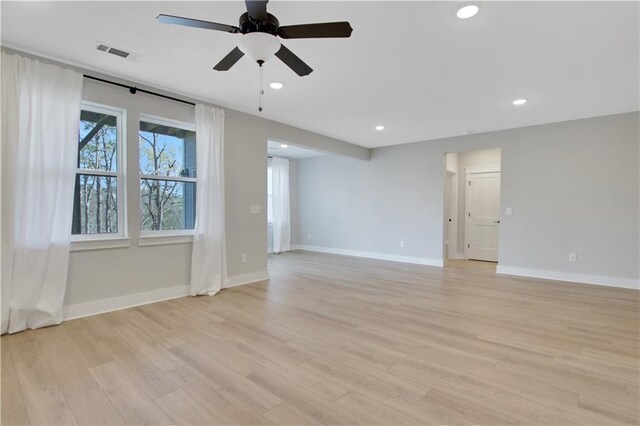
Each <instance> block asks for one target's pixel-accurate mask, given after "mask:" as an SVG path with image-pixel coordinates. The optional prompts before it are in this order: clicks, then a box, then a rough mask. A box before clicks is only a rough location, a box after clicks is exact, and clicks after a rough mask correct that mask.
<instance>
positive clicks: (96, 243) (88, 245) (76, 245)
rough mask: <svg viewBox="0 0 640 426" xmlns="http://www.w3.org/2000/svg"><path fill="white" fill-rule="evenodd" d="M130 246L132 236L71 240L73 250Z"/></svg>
mask: <svg viewBox="0 0 640 426" xmlns="http://www.w3.org/2000/svg"><path fill="white" fill-rule="evenodd" d="M106 235H111V234H106ZM128 247H131V238H129V237H110V238H96V239H91V240H90V239H86V240H75V241H71V251H85V250H104V249H116V248H128Z"/></svg>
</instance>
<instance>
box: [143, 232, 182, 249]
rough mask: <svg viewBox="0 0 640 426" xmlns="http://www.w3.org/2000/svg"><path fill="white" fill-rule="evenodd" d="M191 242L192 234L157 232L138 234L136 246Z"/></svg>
mask: <svg viewBox="0 0 640 426" xmlns="http://www.w3.org/2000/svg"><path fill="white" fill-rule="evenodd" d="M192 242H193V234H159V235H149V234H147V235H140V237H138V246H140V247H146V246H164V245H167V244H191V243H192Z"/></svg>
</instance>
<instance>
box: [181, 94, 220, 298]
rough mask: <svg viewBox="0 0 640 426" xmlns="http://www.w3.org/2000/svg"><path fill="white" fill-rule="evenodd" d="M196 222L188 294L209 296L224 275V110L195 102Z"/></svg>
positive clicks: (218, 289)
mask: <svg viewBox="0 0 640 426" xmlns="http://www.w3.org/2000/svg"><path fill="white" fill-rule="evenodd" d="M196 162H197V164H196V173H197V175H196V223H195V229H194V236H193V252H192V255H191V290H190V294H191V295H192V296H197V295H208V296H213V295H214V294H216V293H217V292H218V291H220V289H221V288H222V285H223V284H224V282H225V280H226V278H227V262H226V257H225V239H224V110H223V109H220V108H215V107H212V106H210V105H202V104H198V105H196Z"/></svg>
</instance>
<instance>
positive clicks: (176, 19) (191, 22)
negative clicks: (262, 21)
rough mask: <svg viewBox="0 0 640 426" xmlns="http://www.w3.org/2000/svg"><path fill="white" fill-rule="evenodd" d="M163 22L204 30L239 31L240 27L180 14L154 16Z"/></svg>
mask: <svg viewBox="0 0 640 426" xmlns="http://www.w3.org/2000/svg"><path fill="white" fill-rule="evenodd" d="M156 19H157V20H158V21H160V22H162V23H163V24H174V25H183V26H185V27H192V28H204V29H205V30H216V31H224V32H227V33H239V32H240V28H238V27H234V26H233V25H225V24H218V23H217V22H209V21H201V20H199V19H191V18H183V17H182V16H173V15H158V17H157V18H156Z"/></svg>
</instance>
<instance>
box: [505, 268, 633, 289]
mask: <svg viewBox="0 0 640 426" xmlns="http://www.w3.org/2000/svg"><path fill="white" fill-rule="evenodd" d="M496 273H498V274H502V275H515V276H520V277H530V278H542V279H546V280H556V281H568V282H573V283H581V284H594V285H604V286H608V287H620V288H631V289H634V290H640V280H635V279H632V278H618V277H603V276H600V275H590V274H574V273H571V272H557V271H547V270H544V269H529V268H519V267H514V266H503V265H498V267H497V268H496Z"/></svg>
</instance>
